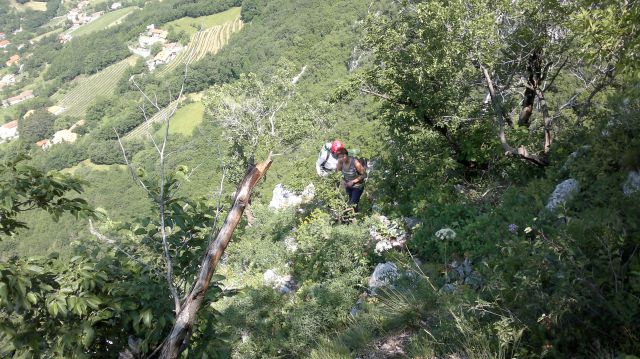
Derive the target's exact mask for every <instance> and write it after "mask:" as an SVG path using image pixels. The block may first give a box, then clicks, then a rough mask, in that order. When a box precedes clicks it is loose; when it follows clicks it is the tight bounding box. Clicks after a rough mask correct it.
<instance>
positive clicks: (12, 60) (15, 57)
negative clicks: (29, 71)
mask: <svg viewBox="0 0 640 359" xmlns="http://www.w3.org/2000/svg"><path fill="white" fill-rule="evenodd" d="M19 62H20V55H17V54H16V55H13V56H11V57H10V58H9V60H8V61H7V66H11V65H13V64H17V63H19Z"/></svg>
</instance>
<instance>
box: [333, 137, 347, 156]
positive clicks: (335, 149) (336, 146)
mask: <svg viewBox="0 0 640 359" xmlns="http://www.w3.org/2000/svg"><path fill="white" fill-rule="evenodd" d="M344 149H345V148H344V145H343V144H342V142H340V141H338V140H335V141H333V142H331V153H333V154H334V155H335V154H336V153H338V151H340V150H344Z"/></svg>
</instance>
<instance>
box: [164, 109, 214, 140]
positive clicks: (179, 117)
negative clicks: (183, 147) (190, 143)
mask: <svg viewBox="0 0 640 359" xmlns="http://www.w3.org/2000/svg"><path fill="white" fill-rule="evenodd" d="M203 118H204V104H203V103H202V102H192V103H190V104H188V105H186V106H182V107H181V108H179V109H178V111H176V113H175V114H174V115H173V117H172V118H171V125H170V126H169V133H170V134H174V133H179V134H182V135H185V136H191V134H192V133H193V130H194V129H195V128H196V126H198V125H199V124H200V123H201V122H202V120H203ZM163 131H164V126H163V127H161V128H160V129H159V130H158V131H157V132H156V133H158V134H162V133H163Z"/></svg>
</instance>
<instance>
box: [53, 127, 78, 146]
mask: <svg viewBox="0 0 640 359" xmlns="http://www.w3.org/2000/svg"><path fill="white" fill-rule="evenodd" d="M77 139H78V134H77V133H73V132H71V131H70V130H60V131H58V132H56V133H54V134H53V139H51V144H52V145H57V144H59V143H63V142H67V143H74V142H76V140H77Z"/></svg>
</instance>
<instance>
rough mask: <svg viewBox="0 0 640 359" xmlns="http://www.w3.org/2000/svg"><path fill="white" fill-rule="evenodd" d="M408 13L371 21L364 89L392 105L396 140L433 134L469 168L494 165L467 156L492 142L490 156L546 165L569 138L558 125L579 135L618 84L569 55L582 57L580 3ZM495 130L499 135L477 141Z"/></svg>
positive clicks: (444, 7)
mask: <svg viewBox="0 0 640 359" xmlns="http://www.w3.org/2000/svg"><path fill="white" fill-rule="evenodd" d="M400 7H401V9H397V11H394V12H393V13H391V14H390V15H388V16H387V15H379V16H378V15H375V16H371V17H370V19H369V24H368V26H367V29H368V35H367V45H368V46H369V47H370V48H371V50H372V51H373V55H374V58H375V60H374V62H375V64H374V66H373V68H372V69H371V70H370V71H368V72H366V74H365V75H364V76H363V78H362V79H361V80H360V81H361V82H357V83H356V86H357V88H358V89H359V90H360V91H362V92H364V93H367V94H370V95H373V96H376V97H378V98H381V99H382V100H383V101H384V102H385V106H386V108H387V109H388V114H389V115H388V116H386V118H387V120H388V121H389V123H390V126H391V127H392V128H393V129H394V132H397V133H400V134H406V135H409V134H411V133H414V132H416V130H417V131H419V130H420V129H427V130H428V131H433V132H434V133H436V134H437V135H438V136H441V138H442V140H443V141H444V142H445V143H446V144H447V145H448V146H449V147H450V149H451V154H452V157H453V158H454V159H455V160H456V161H457V162H458V163H460V164H461V165H463V166H465V167H467V168H469V167H472V166H478V165H481V166H486V159H485V160H480V161H479V160H477V159H473V158H470V157H471V156H472V155H471V154H470V153H469V151H470V150H471V151H474V152H478V150H479V147H478V146H479V145H480V144H485V143H489V146H484V147H485V148H486V149H489V150H491V151H495V150H496V149H497V148H496V146H500V148H501V149H502V152H503V153H505V154H507V155H510V156H513V157H515V158H520V159H524V160H526V161H529V162H531V163H534V164H536V165H539V166H546V165H548V156H549V153H550V151H551V147H552V143H553V139H554V138H555V137H557V136H561V135H560V134H554V131H557V129H559V128H561V127H560V126H559V125H558V123H559V122H560V121H564V123H566V124H567V125H569V124H571V125H578V126H579V125H580V122H575V121H574V119H575V118H576V117H579V116H581V115H582V114H583V112H581V110H584V109H586V108H588V107H589V106H590V104H591V101H592V100H593V99H594V97H595V96H597V94H598V93H600V92H602V91H603V90H605V89H607V88H608V87H609V86H611V84H612V71H613V67H612V66H613V65H614V64H613V63H611V62H609V61H598V62H597V63H590V64H588V65H587V64H584V62H582V61H580V59H579V58H576V57H575V56H571V55H569V54H571V53H574V52H576V51H578V52H580V51H582V48H581V47H580V46H578V44H577V43H576V41H575V39H576V38H577V36H576V35H577V34H574V33H572V32H571V29H572V28H573V26H574V24H575V22H576V17H579V16H581V15H580V14H582V12H581V9H580V6H579V5H578V4H574V3H572V4H564V3H563V4H559V3H557V2H555V1H548V2H544V3H542V4H535V5H533V4H526V3H521V4H519V5H518V6H513V5H512V4H511V3H509V2H485V1H474V2H471V3H464V4H463V3H462V2H438V1H436V2H420V3H417V4H405V5H400ZM576 73H579V74H582V75H578V76H574V75H572V74H576ZM572 77H573V78H572ZM556 81H563V82H564V83H571V87H569V88H562V87H559V86H557V85H558V84H557V82H556ZM580 84H582V85H580ZM521 87H522V88H523V91H522V93H521V92H519V91H517V89H518V88H521ZM488 105H492V106H488ZM534 105H535V106H534ZM536 110H537V113H536ZM516 117H517V119H514V118H516ZM487 130H489V131H491V132H494V133H495V134H496V135H497V136H496V135H493V136H495V137H493V138H491V139H479V138H478V137H479V136H480V137H482V136H484V135H485V134H486V133H487V132H488V131H487ZM540 137H542V140H541V139H540ZM512 141H515V142H516V143H519V144H518V145H517V146H514V145H513V144H512ZM469 142H470V143H469ZM474 142H475V143H474ZM537 143H542V144H543V146H539V145H537ZM469 145H471V146H469ZM533 148H535V150H534V149H533ZM480 153H482V150H480ZM487 155H491V154H490V153H487V154H486V155H485V157H486V156H487ZM483 162H484V164H483Z"/></svg>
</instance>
